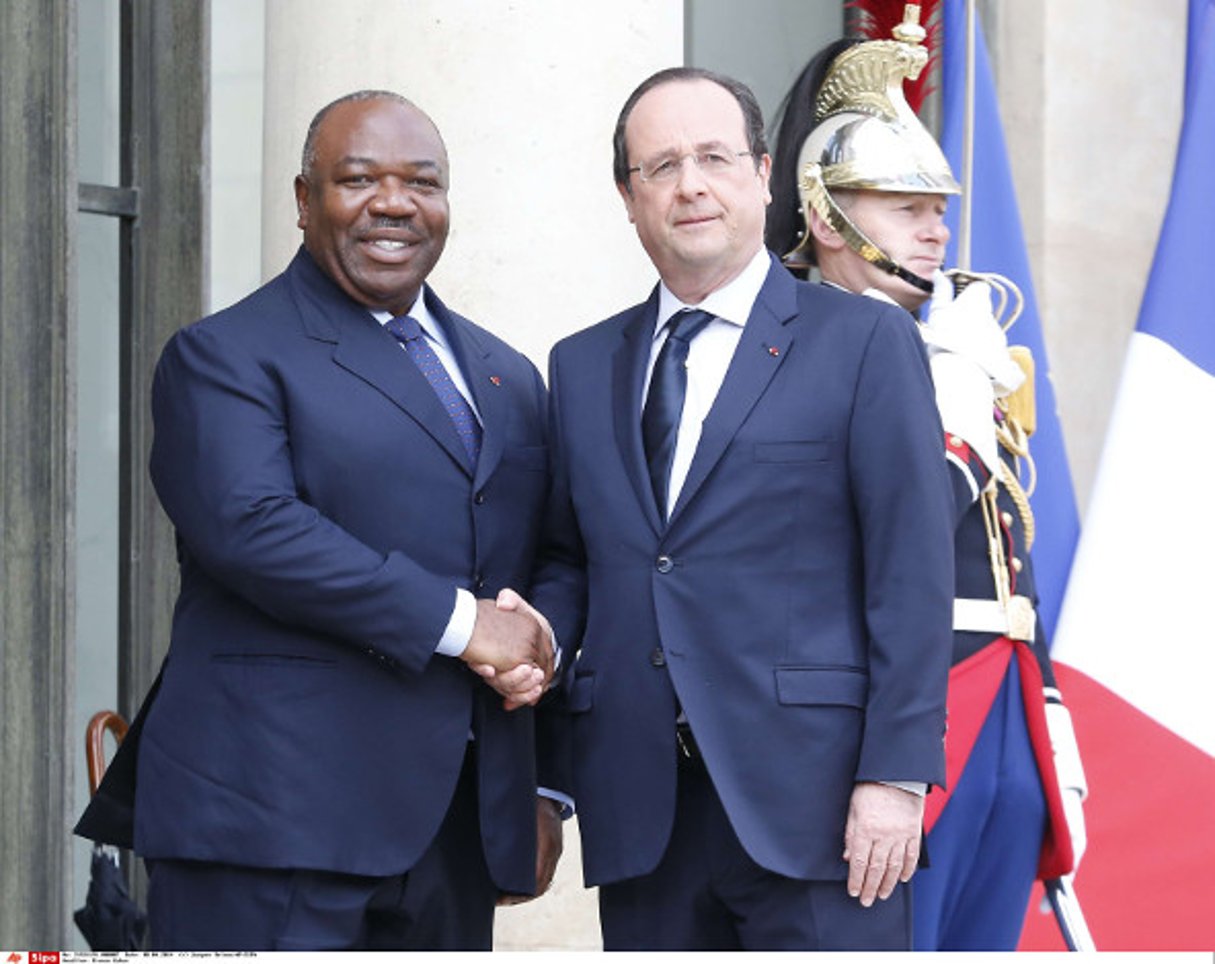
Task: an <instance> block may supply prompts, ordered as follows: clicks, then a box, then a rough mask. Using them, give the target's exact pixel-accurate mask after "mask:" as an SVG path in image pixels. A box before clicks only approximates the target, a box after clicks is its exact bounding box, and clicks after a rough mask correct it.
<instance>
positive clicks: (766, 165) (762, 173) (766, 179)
mask: <svg viewBox="0 0 1215 964" xmlns="http://www.w3.org/2000/svg"><path fill="white" fill-rule="evenodd" d="M756 173H757V174H758V175H759V179H760V182H761V183H762V184H763V188H764V204H771V203H772V184H771V181H772V158H771V156H769V155H768V154H765V155H764V156H763V157H761V158H760V159H759V169H758V170H757V171H756Z"/></svg>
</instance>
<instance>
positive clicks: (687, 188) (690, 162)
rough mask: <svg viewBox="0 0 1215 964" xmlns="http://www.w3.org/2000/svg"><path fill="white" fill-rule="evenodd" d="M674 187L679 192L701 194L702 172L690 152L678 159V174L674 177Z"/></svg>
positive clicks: (703, 188) (702, 185)
mask: <svg viewBox="0 0 1215 964" xmlns="http://www.w3.org/2000/svg"><path fill="white" fill-rule="evenodd" d="M675 187H676V190H678V191H679V193H680V194H703V193H704V191H705V175H704V172H703V171H702V170H701V169H700V165H699V164H697V163H696V158H695V157H693V156H692V155H691V154H685V155H684V156H683V157H681V158H680V159H679V176H678V177H676V179H675Z"/></svg>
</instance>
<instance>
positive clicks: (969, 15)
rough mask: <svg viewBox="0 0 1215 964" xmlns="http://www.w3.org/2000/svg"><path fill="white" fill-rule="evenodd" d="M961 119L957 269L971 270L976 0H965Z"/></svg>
mask: <svg viewBox="0 0 1215 964" xmlns="http://www.w3.org/2000/svg"><path fill="white" fill-rule="evenodd" d="M965 83H966V87H965V96H964V108H963V117H962V209H961V211H960V212H959V213H958V267H959V268H961V269H962V270H963V271H969V270H970V224H971V216H972V211H973V200H972V198H971V194H972V189H973V187H974V166H975V0H966V78H965Z"/></svg>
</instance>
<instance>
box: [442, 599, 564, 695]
mask: <svg viewBox="0 0 1215 964" xmlns="http://www.w3.org/2000/svg"><path fill="white" fill-rule="evenodd" d="M461 658H462V659H463V660H464V662H466V663H467V664H468V665H469V667H470V668H471V669H472V670H473V672H475V673H476V674H477V675H478V676H480V677H481V678H482V679H484V680H485V681H486V682H487V683H488V684H489V685H490V686H492V687H493V688H494V689H495V690H497V692H498V693H499V694H501V696H502V698H503V706H504V707H505V708H506V709H507V710H514V709H518V708H519V707H521V706H528V705H532V704H535V703H537V702H538V701H539V700H540V697H541V696H543V695H544V691H545V689H546V688H547V687H548V684H549V683H550V682H551V680H552V678H553V670H554V652H553V631H552V628H551V627H550V626H549V623H548V620H547V619H545V618H544V616H543V615H542V614H541V613H539V612H538V611H536V610H535V609H533V608H532V607H531V606H530V605H528V603H527V601H526V600H524V599H523V597H522V596H520V595H519V594H518V593H517V592H515V591H514V590H513V589H503V590H502V591H501V592H500V593H498V598H497V599H496V600H495V599H478V600H477V621H476V623H475V624H474V626H473V632H472V637H471V638H470V639H469V641H468V646H467V647H466V648H465V650H464V653H463V655H462V656H461Z"/></svg>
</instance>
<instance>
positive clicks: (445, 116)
mask: <svg viewBox="0 0 1215 964" xmlns="http://www.w3.org/2000/svg"><path fill="white" fill-rule="evenodd" d="M266 37H267V50H266V111H265V166H264V169H263V170H264V174H263V177H264V180H263V201H262V214H263V230H264V232H265V233H264V241H263V246H262V253H263V256H262V271H263V274H264V275H265V276H266V277H267V278H268V277H270V276H272V275H274V274H275V273H277V272H278V271H280V270H282V268H283V267H284V266H285V265H286V263H287V261H288V260H289V259H290V257H291V255H292V253H293V252H294V250H295V248H296V246H297V245H298V244H299V240H300V232H299V231H298V230H297V229H296V227H295V204H294V199H293V196H292V193H291V181H292V178H293V177H294V176H295V174H296V173H297V172H298V171H299V154H300V148H301V146H302V144H303V139H304V133H305V130H306V128H307V125H308V121H309V120H310V119H311V117H312V115H313V114H314V113H315V112H316V110H317V109H318V108H319V107H321V106H323V105H324V104H326V103H328V102H329V101H330V100H332V99H334V98H335V97H338V96H341V95H342V94H345V93H348V92H350V91H353V90H358V89H360V88H381V87H383V88H388V89H391V90H394V91H397V92H399V93H401V94H403V95H404V96H406V97H408V98H410V99H411V100H413V101H415V102H416V103H417V104H418V106H420V107H421V108H422V109H423V110H425V111H426V112H427V113H428V114H429V115H430V116H431V117H432V118H433V119H434V121H435V123H436V124H437V125H438V126H439V130H440V131H441V132H442V134H443V137H444V139H445V140H446V142H447V148H448V152H449V154H450V157H451V166H452V185H451V217H452V227H451V236H450V238H449V239H448V243H447V250H446V252H445V253H444V255H443V259H442V261H440V263H439V266H438V268H437V269H436V270H435V273H434V274H433V275H432V277H431V281H432V283H433V284H434V287H435V289H436V290H437V291H439V292H440V293H441V295H442V297H443V299H444V300H445V301H446V302H447V303H448V304H449V305H451V306H452V307H453V308H454V309H455V310H457V311H460V312H461V313H463V314H466V315H468V316H470V317H471V318H473V319H474V320H476V321H477V322H478V323H480V324H483V325H485V326H486V327H487V328H489V329H490V330H492V331H493V332H494V333H495V334H498V335H501V336H503V337H505V338H506V339H507V340H508V341H510V342H511V343H512V344H513V345H515V346H516V347H518V348H519V349H520V350H522V351H524V352H525V353H526V354H528V355H529V356H530V357H531V358H532V359H533V360H534V361H536V362H537V364H539V365H540V367H541V370H544V361H545V359H546V357H547V354H548V349H549V347H550V346H551V344H552V343H553V342H554V341H555V340H556V339H557V338H558V337H560V336H562V335H565V334H568V333H570V332H572V331H575V330H577V329H579V328H583V327H585V326H586V325H588V324H591V323H592V322H595V321H598V320H600V319H601V318H604V317H606V316H607V315H609V314H612V313H614V312H615V311H617V310H619V309H621V308H623V307H626V306H627V305H629V304H633V303H634V302H636V301H638V300H639V299H640V298H641V297H643V296H644V294H645V293H646V292H647V291H648V289H649V287H650V285H651V284H652V283H653V282H654V281H655V280H656V274H655V272H654V269H653V268H652V267H651V265H650V263H649V261H648V259H647V258H646V257H645V254H644V252H643V251H642V250H641V246H640V244H639V243H638V242H637V238H636V235H635V234H634V232H633V230H632V227H631V225H629V223H628V220H627V218H626V217H625V213H624V207H623V205H622V203H621V201H620V199H619V197H618V195H617V194H616V189H615V186H614V184H613V182H612V171H611V167H612V152H611V139H612V130H613V127H614V125H615V120H616V115H617V113H618V112H619V110H620V107H621V105H622V104H623V103H624V100H625V98H626V97H627V96H628V94H629V93H630V92H631V91H632V89H633V88H634V87H635V86H636V85H637V84H638V83H639V82H640V81H641V80H642V79H643V78H645V77H646V76H648V75H649V74H651V73H653V72H654V71H655V70H658V69H660V68H663V67H669V66H672V65H675V64H679V63H682V62H683V5H682V4H679V3H672V2H670V0H626V2H622V3H613V4H610V5H607V4H604V5H600V4H569V3H562V2H560V0H525V2H520V3H512V4H485V3H475V2H472V0H457V2H452V0H414V2H411V3H408V4H386V3H377V2H375V0H357V2H349V3H342V4H333V3H330V2H327V0H290V2H284V0H269V2H268V3H267V7H266Z"/></svg>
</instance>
